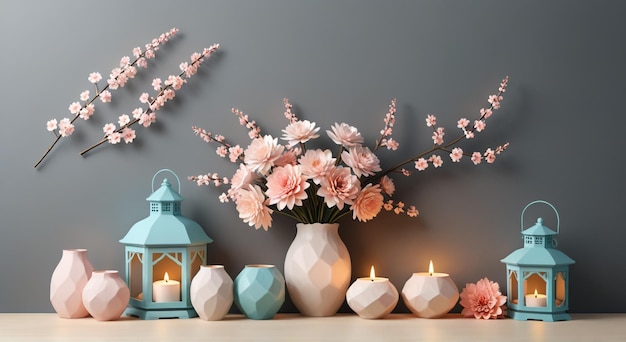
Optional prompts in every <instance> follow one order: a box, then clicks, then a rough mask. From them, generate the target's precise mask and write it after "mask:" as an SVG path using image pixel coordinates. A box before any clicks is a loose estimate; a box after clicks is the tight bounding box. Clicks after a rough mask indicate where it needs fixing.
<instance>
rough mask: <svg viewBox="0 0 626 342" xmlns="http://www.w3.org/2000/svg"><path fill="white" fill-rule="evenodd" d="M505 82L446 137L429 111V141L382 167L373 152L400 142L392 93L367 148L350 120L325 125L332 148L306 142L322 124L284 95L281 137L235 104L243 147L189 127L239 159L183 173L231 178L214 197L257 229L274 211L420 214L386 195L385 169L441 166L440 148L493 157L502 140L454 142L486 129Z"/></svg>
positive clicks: (302, 217)
mask: <svg viewBox="0 0 626 342" xmlns="http://www.w3.org/2000/svg"><path fill="white" fill-rule="evenodd" d="M507 83H508V77H506V78H504V80H502V82H501V84H500V87H499V89H498V92H497V94H495V95H491V96H489V97H488V102H489V104H490V105H489V107H487V108H482V109H481V110H480V111H479V115H478V118H477V119H476V120H474V122H473V123H472V122H470V120H469V119H467V118H461V119H459V120H458V122H457V127H458V128H459V129H460V130H461V132H460V134H459V135H458V137H456V138H455V139H453V140H451V141H449V142H446V141H445V140H444V135H445V130H444V128H443V127H437V120H436V117H435V116H434V115H428V116H427V118H426V125H427V126H429V127H432V128H433V135H432V139H433V145H432V146H431V147H429V148H428V149H426V150H425V151H423V152H421V153H418V154H416V155H413V156H411V157H410V158H408V159H406V160H404V161H402V162H400V163H398V164H396V165H393V166H391V167H389V168H386V169H384V170H383V168H382V167H381V165H380V160H379V159H378V157H377V156H376V154H375V153H376V152H377V151H378V150H379V149H381V148H383V147H386V148H387V149H389V150H394V151H395V150H397V149H398V142H397V141H395V140H394V139H393V138H392V137H391V134H392V130H393V127H394V124H395V113H396V100H395V99H394V100H392V101H391V104H390V105H389V111H388V112H387V114H386V115H385V118H384V120H383V121H384V127H383V129H382V130H381V132H380V138H379V139H378V140H377V141H376V143H375V144H374V145H373V146H372V148H369V147H367V146H365V145H364V139H363V137H362V136H361V133H360V132H359V131H358V129H357V128H355V127H354V126H351V125H349V124H346V123H335V124H334V125H333V126H332V127H331V129H330V130H327V131H326V134H327V136H328V137H329V138H330V139H331V140H332V141H333V142H334V143H335V144H337V145H338V150H337V152H336V154H334V155H333V153H332V151H331V150H329V149H325V150H322V149H319V148H317V149H307V144H309V143H310V142H311V141H313V140H315V139H317V138H319V137H320V134H319V130H320V128H319V127H317V126H316V124H315V123H314V122H310V121H309V120H299V119H298V118H297V117H296V115H295V114H294V113H293V112H292V105H291V104H290V103H289V100H287V99H284V105H285V113H284V114H285V117H286V118H287V120H288V121H289V122H288V124H287V126H286V127H285V129H283V130H282V133H283V135H282V137H281V138H280V139H281V140H282V141H284V144H281V143H279V140H278V138H274V137H272V136H271V135H261V130H260V128H259V127H258V125H257V124H256V122H255V121H251V120H250V119H249V118H248V116H247V115H245V114H244V113H243V112H242V111H240V110H239V109H233V110H232V112H233V113H234V114H235V115H236V116H237V117H238V118H239V123H240V124H241V125H242V126H245V127H246V128H247V129H248V130H249V132H248V135H249V137H250V139H252V141H251V143H250V144H249V145H248V146H247V147H246V148H245V149H244V148H242V147H241V146H240V145H235V144H231V143H229V142H228V141H226V139H225V137H224V136H222V135H219V134H212V133H210V132H207V131H206V130H204V129H202V128H198V127H195V126H194V127H193V130H194V132H195V133H196V134H197V135H199V136H200V137H201V138H202V139H204V141H206V142H207V143H215V144H217V145H218V147H217V150H216V152H217V154H218V155H219V156H220V157H222V158H226V157H228V158H229V159H230V161H231V162H232V163H236V164H239V168H238V169H237V171H236V172H235V173H234V175H233V176H232V177H230V178H228V177H220V176H219V175H218V174H216V173H207V174H203V175H198V176H190V177H189V179H190V180H192V181H195V182H196V183H197V184H198V185H199V186H201V185H210V184H213V185H215V186H221V185H229V186H230V188H229V189H228V190H227V192H225V193H222V194H221V195H220V201H221V202H230V201H233V202H234V203H235V204H236V208H237V211H238V212H239V217H240V218H241V219H242V220H243V222H245V223H248V224H249V225H250V226H254V227H255V228H256V229H259V228H261V227H263V229H265V230H267V229H268V228H269V227H271V226H272V214H273V213H281V214H284V215H287V216H289V217H291V218H293V219H295V220H297V221H298V222H301V223H334V222H337V220H339V219H340V218H341V217H343V216H345V215H348V214H352V218H353V219H358V220H359V221H362V222H365V221H369V220H371V219H373V218H374V217H376V216H377V215H378V213H379V212H380V211H381V210H382V209H385V210H387V211H392V210H393V211H394V212H395V213H396V214H400V213H403V212H406V214H407V215H408V216H410V217H415V216H417V215H418V214H419V212H418V210H417V208H416V207H415V206H409V207H408V208H405V204H404V203H403V202H401V201H394V200H392V199H391V197H392V196H393V194H394V192H395V186H394V182H393V180H392V178H390V177H389V176H390V174H391V173H392V172H400V173H402V174H403V175H405V176H408V175H410V173H411V172H410V171H409V170H407V169H405V168H404V167H405V165H408V164H411V163H413V165H414V167H415V169H417V170H418V171H423V170H425V169H426V168H428V167H429V166H430V165H431V164H432V166H433V167H435V168H438V167H441V166H442V164H443V158H442V156H441V155H440V154H443V153H445V154H448V155H449V157H450V159H451V160H452V162H455V163H456V162H460V161H461V159H462V157H463V156H467V157H469V158H470V159H471V161H472V162H473V163H474V164H475V165H477V164H480V163H481V162H482V161H483V160H485V161H486V162H487V163H493V162H494V161H495V159H496V155H498V154H500V153H501V152H502V151H504V150H505V149H506V148H507V146H508V143H506V144H504V145H500V146H498V147H496V148H495V149H491V148H488V149H486V151H485V152H473V153H471V154H470V153H467V152H465V151H463V150H462V149H461V148H460V147H458V146H457V145H458V144H459V143H460V142H461V141H463V140H466V139H472V138H474V137H475V135H476V133H479V132H482V131H483V130H484V129H485V127H486V121H487V119H489V117H491V115H492V113H493V111H494V110H496V109H498V108H499V107H500V101H501V100H502V99H503V96H502V95H503V93H504V92H505V90H506V86H507Z"/></svg>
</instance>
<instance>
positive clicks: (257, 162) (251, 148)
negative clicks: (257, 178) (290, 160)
mask: <svg viewBox="0 0 626 342" xmlns="http://www.w3.org/2000/svg"><path fill="white" fill-rule="evenodd" d="M284 149H285V147H284V146H282V145H279V144H278V139H273V138H272V136H271V135H266V136H264V137H263V138H257V139H254V140H252V142H251V143H250V145H248V148H246V150H245V151H244V154H245V157H244V161H245V163H246V164H247V165H248V166H249V167H250V169H252V170H253V171H257V172H259V173H260V174H262V175H266V174H267V173H268V172H269V170H270V169H271V168H272V166H274V161H276V159H278V158H279V157H280V155H281V154H282V153H283V150H284Z"/></svg>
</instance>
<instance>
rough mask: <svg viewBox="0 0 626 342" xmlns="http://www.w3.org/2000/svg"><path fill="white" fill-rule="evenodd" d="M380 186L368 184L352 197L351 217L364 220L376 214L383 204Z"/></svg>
mask: <svg viewBox="0 0 626 342" xmlns="http://www.w3.org/2000/svg"><path fill="white" fill-rule="evenodd" d="M380 191H381V189H380V186H379V185H378V184H377V185H374V186H372V184H368V185H367V186H365V188H363V190H361V191H360V192H359V194H358V195H357V197H356V198H355V199H354V204H353V205H352V206H351V207H350V210H352V219H359V221H361V222H366V221H369V220H371V219H373V218H374V217H376V215H378V213H379V212H380V210H381V209H382V206H383V195H382V194H381V193H380Z"/></svg>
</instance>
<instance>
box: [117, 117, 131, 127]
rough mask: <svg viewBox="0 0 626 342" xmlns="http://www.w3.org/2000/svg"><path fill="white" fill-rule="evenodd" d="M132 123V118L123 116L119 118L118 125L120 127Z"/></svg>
mask: <svg viewBox="0 0 626 342" xmlns="http://www.w3.org/2000/svg"><path fill="white" fill-rule="evenodd" d="M129 122H130V117H129V116H128V115H127V114H122V115H120V116H119V118H118V120H117V123H118V124H120V127H122V126H124V125H126V124H127V123H129Z"/></svg>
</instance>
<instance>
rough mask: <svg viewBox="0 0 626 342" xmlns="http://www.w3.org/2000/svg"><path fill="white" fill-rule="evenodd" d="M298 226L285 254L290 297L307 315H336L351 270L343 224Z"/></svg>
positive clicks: (344, 295) (286, 279) (303, 313)
mask: <svg viewBox="0 0 626 342" xmlns="http://www.w3.org/2000/svg"><path fill="white" fill-rule="evenodd" d="M296 227H297V233H296V237H295V239H294V240H293V242H292V243H291V246H289V249H288V250H287V255H286V256H285V281H286V283H287V291H288V293H289V297H290V298H291V300H292V301H293V303H294V305H295V306H296V308H297V309H298V310H299V311H300V313H301V314H302V315H304V316H316V317H323V316H332V315H334V314H335V313H337V310H338V309H339V307H340V306H341V305H342V304H343V302H344V300H345V297H346V290H347V288H348V285H349V283H350V272H351V263H350V254H349V253H348V248H346V245H345V244H344V243H343V241H341V238H340V236H339V224H337V223H332V224H331V223H313V224H305V223H298V224H296Z"/></svg>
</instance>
